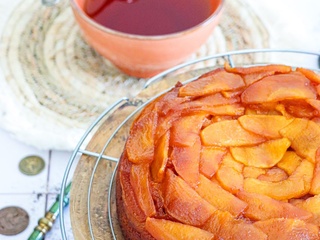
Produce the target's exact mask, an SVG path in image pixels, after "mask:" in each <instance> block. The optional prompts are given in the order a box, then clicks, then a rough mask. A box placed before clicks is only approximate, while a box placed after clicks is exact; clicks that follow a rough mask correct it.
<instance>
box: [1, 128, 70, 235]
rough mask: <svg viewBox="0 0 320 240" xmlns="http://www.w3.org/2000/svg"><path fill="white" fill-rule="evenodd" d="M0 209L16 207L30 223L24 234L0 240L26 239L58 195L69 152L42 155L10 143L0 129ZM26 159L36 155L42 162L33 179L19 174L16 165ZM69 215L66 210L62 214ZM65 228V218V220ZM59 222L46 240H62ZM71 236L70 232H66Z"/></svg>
mask: <svg viewBox="0 0 320 240" xmlns="http://www.w3.org/2000/svg"><path fill="white" fill-rule="evenodd" d="M0 146H1V147H0V148H1V153H2V154H1V158H0V209H2V208H4V207H8V206H18V207H21V208H23V209H24V210H26V211H27V212H28V214H29V217H30V222H29V225H28V227H27V229H26V230H24V231H23V232H22V233H20V234H18V235H15V236H4V235H0V240H19V239H27V238H28V237H29V235H30V234H31V233H32V231H33V229H34V227H35V226H36V225H37V222H38V220H39V218H41V217H43V216H44V214H45V212H46V211H47V210H48V209H49V208H50V206H51V204H52V203H53V202H54V201H55V200H56V197H57V194H58V193H59V191H60V185H61V180H62V177H63V174H64V170H65V168H66V165H67V162H68V160H69V158H70V156H71V152H64V151H41V150H38V149H35V148H33V147H29V146H27V145H26V144H24V143H21V142H19V141H17V140H15V139H13V138H12V137H11V136H10V135H9V134H8V133H7V132H5V131H3V130H1V129H0ZM28 155H38V156H40V157H42V158H43V159H44V160H45V164H46V165H45V168H44V170H43V171H42V172H41V173H39V174H38V175H35V176H27V175H24V174H22V173H21V172H20V171H19V166H18V165H19V162H20V160H21V159H22V158H24V157H25V156H28ZM65 212H66V213H68V209H66V211H65ZM65 221H66V225H68V226H70V225H69V224H68V223H69V221H68V218H67V217H66V220H65ZM59 225H60V224H59V220H57V221H56V223H55V225H54V227H53V228H52V230H51V231H50V233H48V234H47V236H46V238H45V239H51V240H58V239H61V234H60V226H59ZM66 230H67V232H68V234H70V235H71V231H70V228H67V229H66Z"/></svg>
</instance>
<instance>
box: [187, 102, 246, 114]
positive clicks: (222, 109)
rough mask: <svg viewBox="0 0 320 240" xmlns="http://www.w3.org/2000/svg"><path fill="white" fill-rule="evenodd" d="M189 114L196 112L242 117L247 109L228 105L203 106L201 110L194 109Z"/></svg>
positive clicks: (235, 104) (237, 105) (238, 105)
mask: <svg viewBox="0 0 320 240" xmlns="http://www.w3.org/2000/svg"><path fill="white" fill-rule="evenodd" d="M187 112H188V113H194V112H205V113H207V114H211V115H218V116H223V115H227V116H241V115H243V114H244V112H245V108H244V107H243V106H242V105H241V104H239V103H234V104H227V105H220V106H202V107H200V108H192V109H189V110H188V111H187Z"/></svg>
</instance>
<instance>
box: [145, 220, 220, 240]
mask: <svg viewBox="0 0 320 240" xmlns="http://www.w3.org/2000/svg"><path fill="white" fill-rule="evenodd" d="M146 230H147V231H148V232H149V233H150V234H151V235H152V236H153V237H154V238H155V239H157V240H177V239H186V240H188V239H190V240H194V239H203V240H206V239H208V240H211V239H213V237H214V235H213V234H212V233H210V232H208V231H205V230H202V229H200V228H197V227H193V226H190V225H185V224H182V223H179V222H173V221H169V220H165V219H156V218H147V220H146Z"/></svg>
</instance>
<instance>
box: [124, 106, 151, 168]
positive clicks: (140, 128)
mask: <svg viewBox="0 0 320 240" xmlns="http://www.w3.org/2000/svg"><path fill="white" fill-rule="evenodd" d="M156 127H157V112H155V111H152V112H149V113H148V114H146V115H144V116H141V117H140V118H139V120H138V121H136V122H135V123H134V124H133V126H132V128H131V129H130V135H129V137H128V140H127V144H126V149H127V154H128V158H129V160H130V161H131V162H133V163H150V162H152V160H153V156H154V134H155V129H156Z"/></svg>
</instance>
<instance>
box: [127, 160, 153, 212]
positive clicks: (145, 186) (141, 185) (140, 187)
mask: <svg viewBox="0 0 320 240" xmlns="http://www.w3.org/2000/svg"><path fill="white" fill-rule="evenodd" d="M130 183H131V186H132V189H133V191H134V194H135V196H136V199H139V201H138V203H139V206H140V207H141V209H142V211H143V212H144V213H145V215H146V216H147V217H151V216H153V215H155V214H156V209H155V206H154V203H153V199H152V196H151V192H150V186H149V164H139V165H136V164H133V165H132V167H131V172H130Z"/></svg>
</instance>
